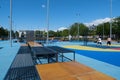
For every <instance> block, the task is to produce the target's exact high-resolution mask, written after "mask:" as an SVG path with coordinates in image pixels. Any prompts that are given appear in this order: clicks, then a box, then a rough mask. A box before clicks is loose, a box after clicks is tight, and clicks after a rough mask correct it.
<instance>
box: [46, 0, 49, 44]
mask: <svg viewBox="0 0 120 80" xmlns="http://www.w3.org/2000/svg"><path fill="white" fill-rule="evenodd" d="M48 40H49V0H47V40H46V44H47V45H48Z"/></svg>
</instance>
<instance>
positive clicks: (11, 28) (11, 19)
mask: <svg viewBox="0 0 120 80" xmlns="http://www.w3.org/2000/svg"><path fill="white" fill-rule="evenodd" d="M10 46H11V47H12V0H10Z"/></svg>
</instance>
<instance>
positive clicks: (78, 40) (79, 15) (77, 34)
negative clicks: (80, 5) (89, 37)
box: [76, 13, 80, 41]
mask: <svg viewBox="0 0 120 80" xmlns="http://www.w3.org/2000/svg"><path fill="white" fill-rule="evenodd" d="M76 15H77V16H80V14H79V13H78V14H76ZM77 32H78V33H77V36H78V41H79V22H78V31H77Z"/></svg>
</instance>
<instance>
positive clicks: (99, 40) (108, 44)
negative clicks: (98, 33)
mask: <svg viewBox="0 0 120 80" xmlns="http://www.w3.org/2000/svg"><path fill="white" fill-rule="evenodd" d="M110 45H111V38H110V37H108V38H107V46H110ZM97 46H102V39H101V38H100V37H99V38H98V40H97Z"/></svg>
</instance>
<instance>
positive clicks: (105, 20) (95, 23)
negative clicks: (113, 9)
mask: <svg viewBox="0 0 120 80" xmlns="http://www.w3.org/2000/svg"><path fill="white" fill-rule="evenodd" d="M105 22H110V18H104V19H97V20H94V21H92V22H90V23H85V25H86V26H88V27H89V26H92V25H93V24H94V25H98V24H102V23H105Z"/></svg>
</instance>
